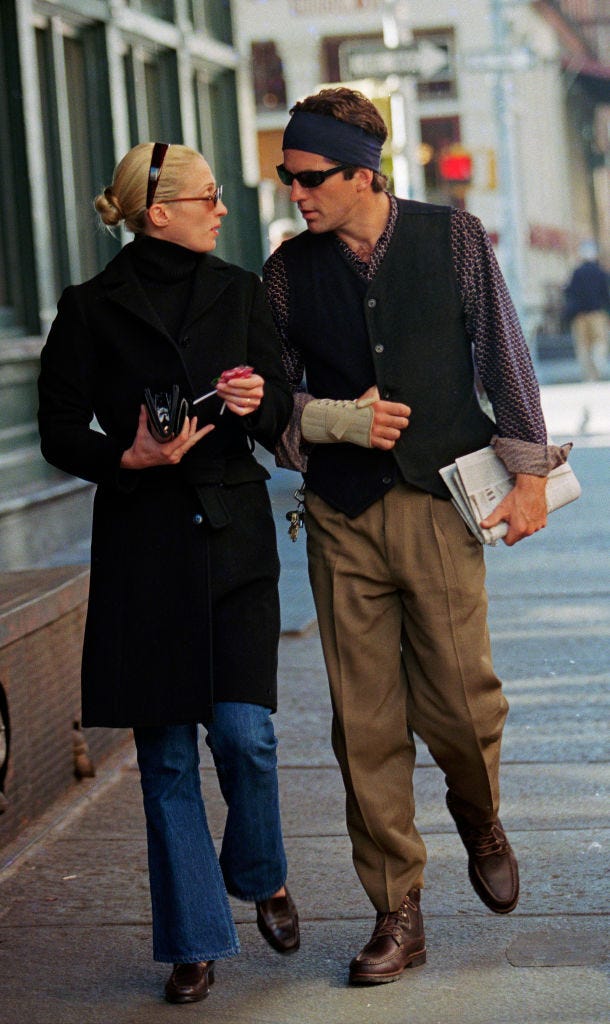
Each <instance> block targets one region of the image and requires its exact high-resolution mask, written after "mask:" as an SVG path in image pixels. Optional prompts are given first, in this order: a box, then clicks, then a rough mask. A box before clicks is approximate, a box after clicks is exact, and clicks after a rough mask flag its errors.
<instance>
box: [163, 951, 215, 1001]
mask: <svg viewBox="0 0 610 1024" xmlns="http://www.w3.org/2000/svg"><path fill="white" fill-rule="evenodd" d="M213 984H214V961H213V960H201V961H200V962H199V963H196V964H174V969H173V971H172V973H171V974H170V977H169V980H168V982H167V985H166V986H165V998H166V999H167V1001H168V1003H198V1002H200V1000H201V999H205V997H206V996H207V994H208V992H209V991H210V985H213Z"/></svg>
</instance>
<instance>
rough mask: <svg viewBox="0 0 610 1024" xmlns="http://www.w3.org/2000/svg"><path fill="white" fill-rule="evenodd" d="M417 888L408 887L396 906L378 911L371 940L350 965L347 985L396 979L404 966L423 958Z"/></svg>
mask: <svg viewBox="0 0 610 1024" xmlns="http://www.w3.org/2000/svg"><path fill="white" fill-rule="evenodd" d="M419 899H420V890H419V889H410V890H409V892H408V893H407V895H406V896H405V898H404V900H403V901H402V903H401V904H400V906H399V908H398V910H393V911H390V913H388V914H377V924H376V925H375V928H374V930H373V934H372V935H371V938H370V941H369V942H367V944H366V946H365V947H364V949H363V950H362V952H361V953H358V956H355V957H354V959H353V960H352V962H351V964H350V965H349V981H350V985H381V984H384V983H385V982H388V981H396V980H397V979H398V978H400V976H401V974H402V973H403V972H404V971H406V969H407V967H419V966H420V965H421V964H425V962H426V939H425V936H424V922H423V919H422V915H421V910H420V908H419Z"/></svg>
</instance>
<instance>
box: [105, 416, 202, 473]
mask: <svg viewBox="0 0 610 1024" xmlns="http://www.w3.org/2000/svg"><path fill="white" fill-rule="evenodd" d="M147 421H148V417H147V415H146V406H144V405H142V406H140V418H139V419H138V430H137V432H136V436H135V437H134V439H133V444H132V445H131V448H127V450H126V451H124V452H123V456H122V458H121V467H122V468H123V469H148V468H149V467H150V466H175V465H177V464H178V463H179V462H180V461H181V459H182V457H183V456H184V455H186V453H187V452H188V451H189V449H190V448H192V447H193V445H195V444H197V442H198V441H200V440H201V438H202V437H205V435H206V434H209V432H210V430H213V429H214V424H213V423H210V424H208V425H207V426H206V427H202V428H201V430H197V417H196V416H193V418H192V419H189V417H188V416H187V417H186V418H185V420H184V426H183V427H182V430H181V431H180V433H179V434H178V437H176V438H174V440H173V441H167V442H166V443H165V444H159V442H158V441H155V439H154V437H153V436H152V434H151V432H150V430H149V429H148V422H147Z"/></svg>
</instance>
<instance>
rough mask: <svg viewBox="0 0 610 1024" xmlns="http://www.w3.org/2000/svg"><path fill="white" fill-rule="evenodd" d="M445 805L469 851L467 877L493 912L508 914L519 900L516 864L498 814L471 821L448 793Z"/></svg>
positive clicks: (517, 868)
mask: <svg viewBox="0 0 610 1024" xmlns="http://www.w3.org/2000/svg"><path fill="white" fill-rule="evenodd" d="M447 807H448V808H449V812H450V814H451V816H452V818H453V820H454V821H455V824H456V827H457V830H458V832H459V834H460V839H461V840H462V842H463V844H464V846H465V847H466V850H467V852H468V877H469V878H470V881H471V883H472V887H473V889H474V891H475V892H476V894H477V896H478V897H479V899H481V900H482V901H483V903H484V904H485V906H486V907H489V909H490V910H493V912H494V914H510V912H511V910H514V909H515V907H516V906H517V902H518V900H519V865H518V864H517V858H516V857H515V854H514V853H513V849H512V847H511V845H510V843H509V841H508V839H507V837H506V832H505V831H504V829H503V828H502V822H501V821H500V819H499V818H496V819H495V821H492V822H489V823H488V824H486V825H471V824H470V822H469V821H467V820H466V818H464V817H463V816H462V815H461V814H459V813H458V811H457V810H456V808H455V806H454V804H453V801H452V799H451V793H447Z"/></svg>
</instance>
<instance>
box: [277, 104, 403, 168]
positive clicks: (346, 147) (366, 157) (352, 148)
mask: <svg viewBox="0 0 610 1024" xmlns="http://www.w3.org/2000/svg"><path fill="white" fill-rule="evenodd" d="M382 145H383V143H382V142H381V141H380V140H379V139H376V138H375V136H374V135H370V134H369V132H365V130H364V128H359V127H358V125H355V124H348V123H347V121H338V120H337V118H336V117H328V116H326V115H325V114H314V113H312V112H311V111H305V110H295V112H294V114H293V115H292V117H291V118H290V121H289V122H288V124H287V126H286V131H285V132H284V141H283V142H282V149H300V150H302V151H303V152H305V153H318V155H319V156H325V157H326V158H327V159H328V160H337V161H338V162H339V163H341V164H351V165H352V166H353V167H368V168H369V169H370V170H371V171H378V170H379V168H380V165H381V148H382Z"/></svg>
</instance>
